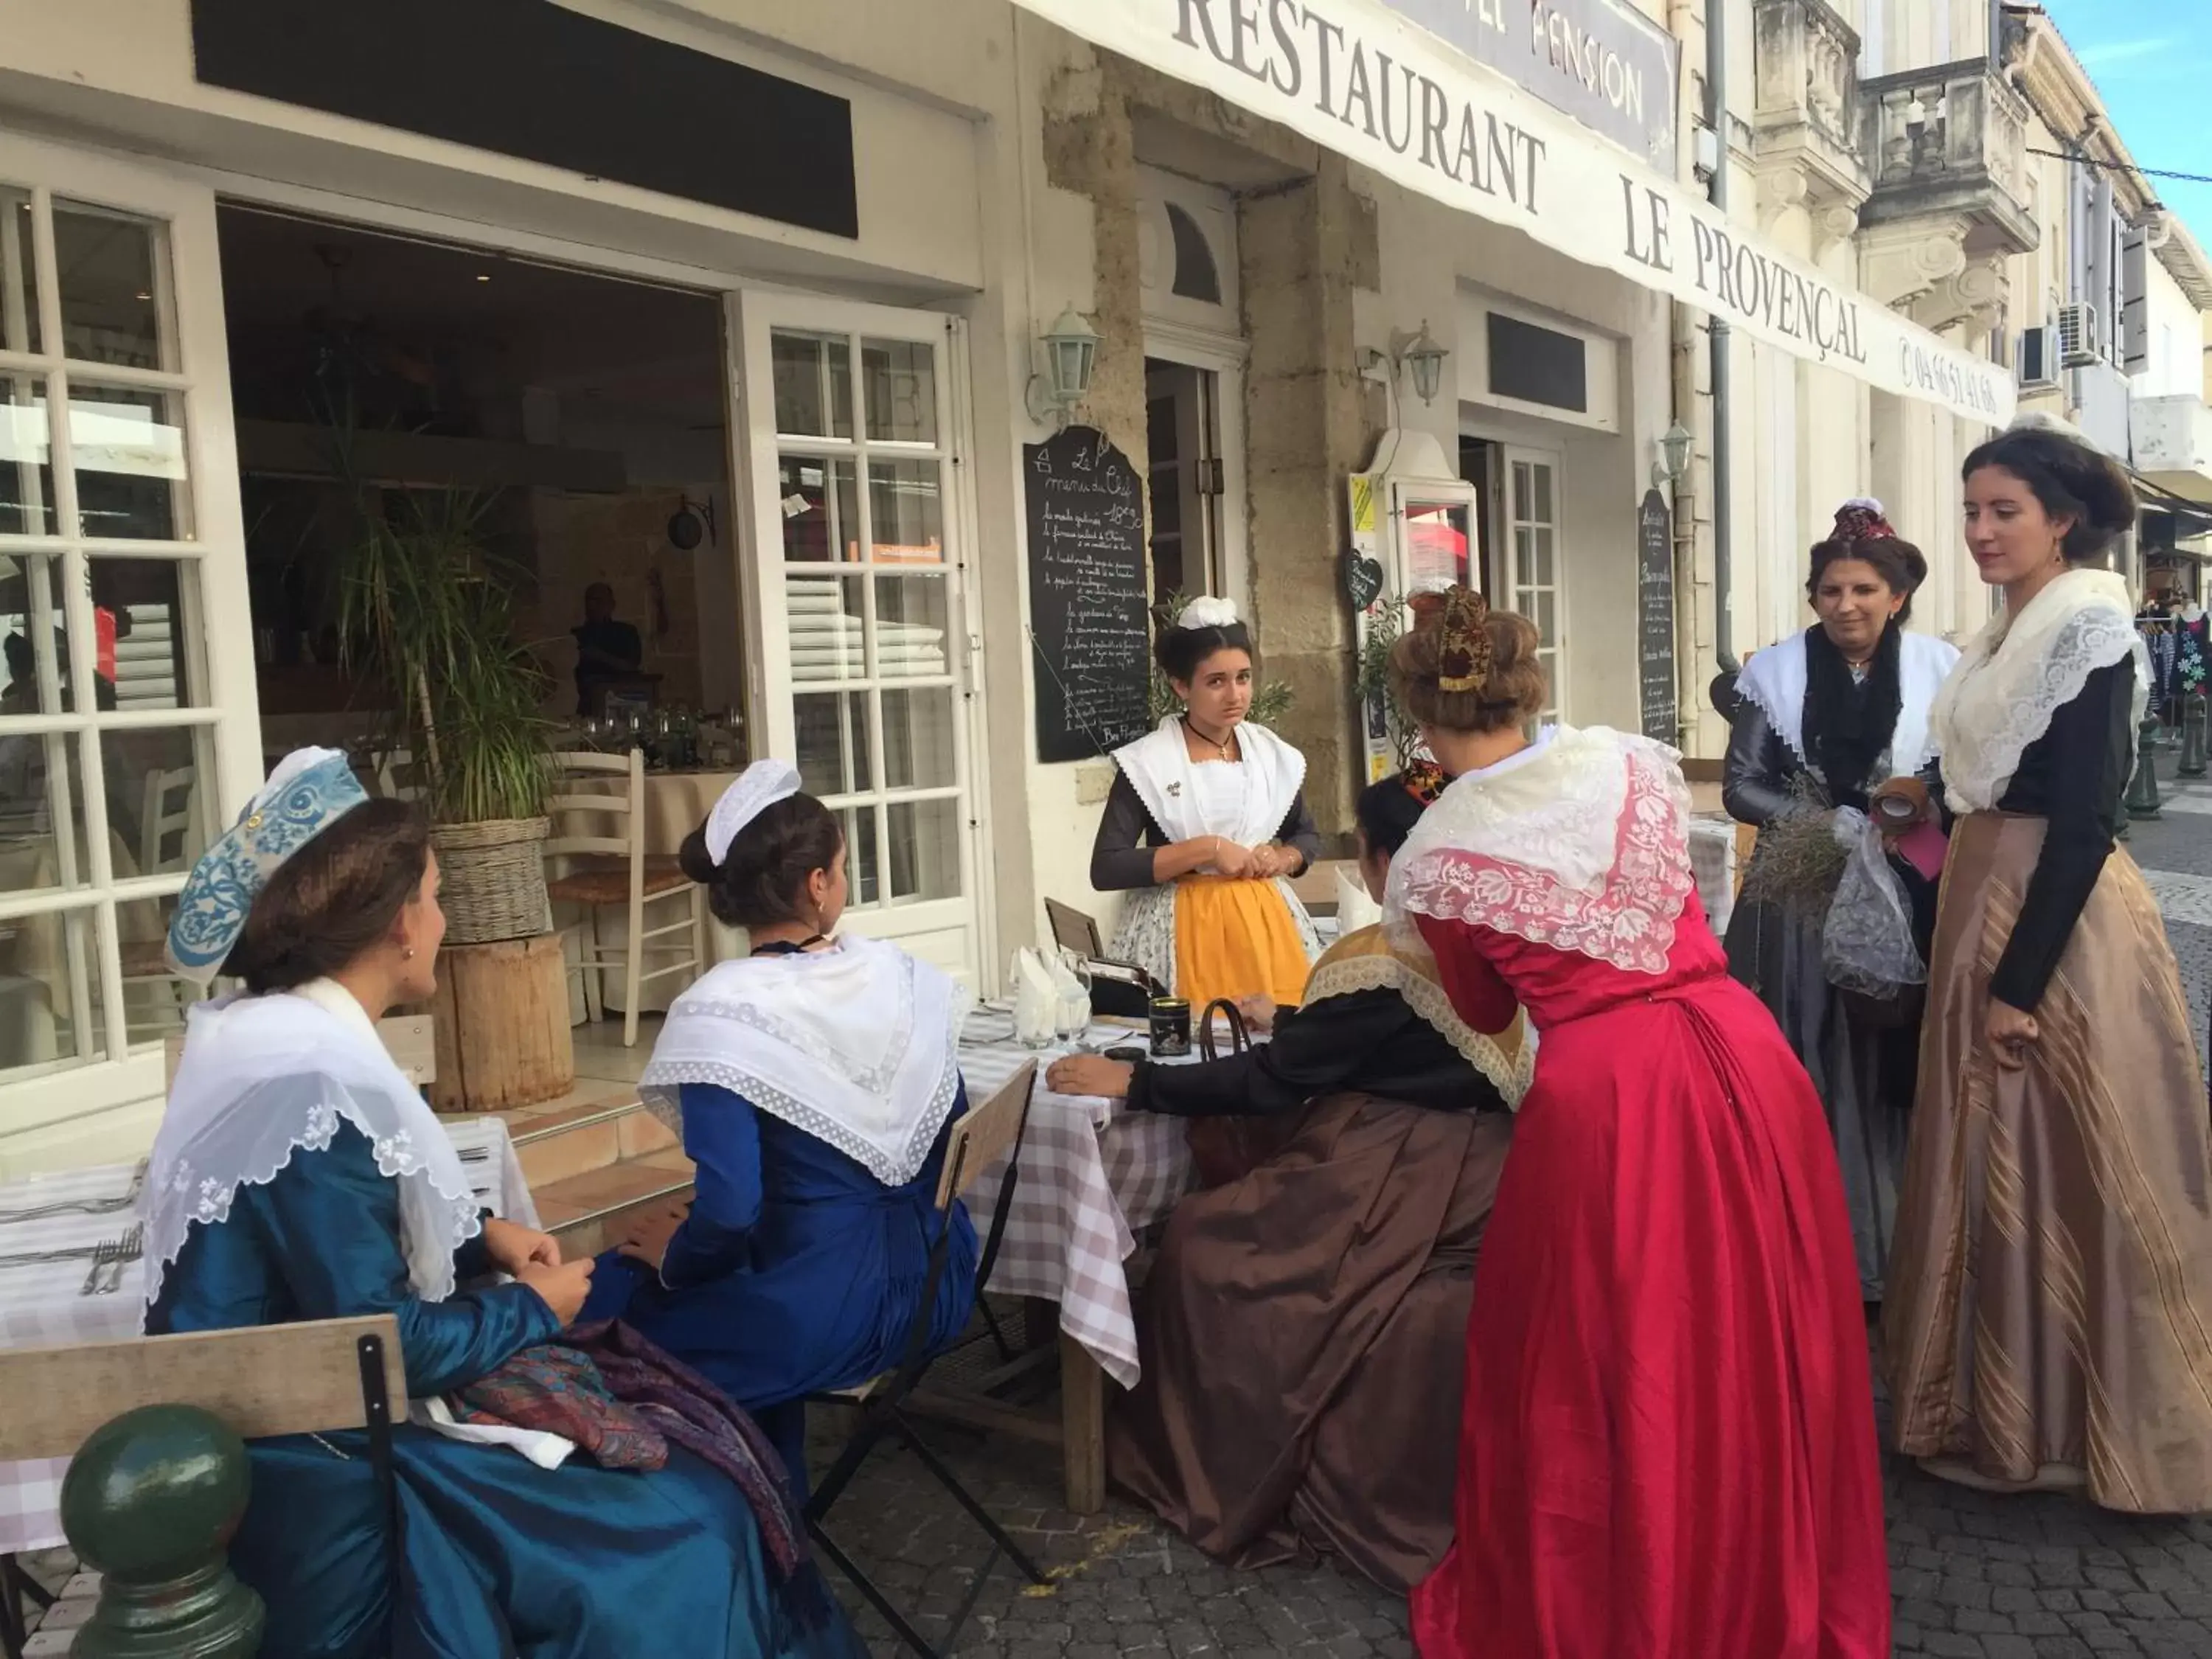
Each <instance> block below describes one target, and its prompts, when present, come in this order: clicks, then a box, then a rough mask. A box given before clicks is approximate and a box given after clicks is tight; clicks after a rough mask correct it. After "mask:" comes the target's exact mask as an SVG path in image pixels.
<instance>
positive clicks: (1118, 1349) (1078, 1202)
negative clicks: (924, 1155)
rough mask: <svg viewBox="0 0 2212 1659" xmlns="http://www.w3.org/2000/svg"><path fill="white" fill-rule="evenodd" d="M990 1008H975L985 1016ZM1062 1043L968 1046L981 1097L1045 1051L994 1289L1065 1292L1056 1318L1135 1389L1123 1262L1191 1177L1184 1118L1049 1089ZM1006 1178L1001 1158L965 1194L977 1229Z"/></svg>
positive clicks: (1113, 1035)
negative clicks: (1049, 1073) (1047, 1076)
mask: <svg viewBox="0 0 2212 1659" xmlns="http://www.w3.org/2000/svg"><path fill="white" fill-rule="evenodd" d="M989 1018H990V1016H989V1014H987V1013H979V1014H978V1016H977V1019H978V1022H979V1024H980V1023H981V1022H983V1021H985V1020H987V1019H989ZM1144 1040H1145V1039H1144V1036H1143V1034H1142V1033H1141V1032H1134V1031H1128V1030H1121V1029H1119V1028H1114V1027H1098V1028H1096V1029H1094V1030H1091V1032H1090V1033H1089V1034H1088V1036H1086V1038H1085V1046H1088V1047H1091V1048H1103V1047H1106V1046H1109V1045H1111V1044H1115V1043H1129V1044H1135V1045H1141V1044H1142V1043H1143V1042H1144ZM1066 1052H1068V1049H1067V1048H1066V1047H1065V1046H1056V1047H1054V1048H1048V1049H1045V1050H1043V1051H1042V1052H1037V1051H1033V1050H1030V1049H1026V1048H1021V1047H1019V1046H1018V1045H1017V1044H1015V1043H1013V1042H987V1043H969V1044H965V1045H963V1047H962V1048H961V1051H960V1067H961V1072H962V1074H963V1076H964V1077H965V1078H966V1079H967V1082H968V1097H969V1101H970V1102H971V1103H975V1104H979V1105H980V1104H981V1103H982V1102H983V1101H984V1100H985V1099H987V1098H988V1097H989V1096H990V1094H991V1092H992V1091H994V1090H995V1089H997V1088H999V1087H1000V1085H1003V1084H1004V1083H1005V1082H1006V1079H1008V1078H1010V1077H1012V1075H1013V1074H1014V1073H1016V1072H1017V1071H1018V1070H1019V1069H1020V1068H1021V1066H1022V1065H1023V1063H1024V1061H1026V1060H1037V1061H1038V1062H1039V1064H1038V1068H1037V1085H1036V1093H1035V1094H1034V1095H1033V1096H1032V1097H1030V1120H1029V1128H1028V1131H1027V1133H1025V1135H1024V1138H1023V1140H1022V1146H1021V1179H1020V1180H1019V1181H1018V1182H1016V1183H1015V1185H1014V1199H1013V1205H1012V1209H1011V1210H1010V1211H1009V1212H1008V1213H1007V1216H1006V1237H1005V1239H1004V1240H1003V1241H1002V1242H1001V1243H1000V1246H999V1258H998V1261H997V1264H996V1265H995V1266H994V1267H993V1269H992V1273H991V1284H990V1289H991V1291H993V1292H994V1293H996V1294H998V1295H1002V1296H1030V1297H1039V1298H1041V1299H1042V1300H1045V1301H1048V1302H1057V1303H1058V1304H1060V1329H1062V1330H1063V1331H1065V1332H1066V1333H1067V1334H1068V1335H1070V1336H1072V1337H1073V1338H1074V1339H1075V1340H1077V1341H1078V1342H1080V1343H1081V1344H1082V1345H1083V1346H1085V1348H1087V1349H1088V1350H1090V1352H1091V1354H1092V1355H1093V1356H1094V1357H1095V1358H1097V1361H1098V1364H1099V1365H1100V1366H1101V1367H1102V1368H1103V1370H1105V1372H1106V1374H1107V1375H1108V1376H1110V1377H1112V1378H1113V1379H1114V1380H1115V1382H1116V1383H1120V1384H1121V1386H1122V1387H1123V1388H1125V1389H1128V1388H1134V1387H1135V1386H1136V1383H1137V1377H1138V1374H1139V1367H1138V1361H1137V1324H1136V1318H1135V1316H1134V1314H1133V1311H1132V1310H1131V1308H1130V1305H1129V1280H1128V1277H1127V1273H1125V1272H1124V1270H1123V1267H1122V1264H1123V1263H1124V1262H1126V1261H1127V1260H1128V1259H1129V1257H1130V1255H1133V1253H1134V1252H1135V1250H1136V1248H1137V1240H1136V1232H1137V1230H1138V1229H1139V1228H1142V1227H1146V1226H1148V1225H1151V1224H1152V1222H1154V1221H1158V1220H1159V1219H1161V1218H1164V1217H1165V1216H1166V1215H1167V1214H1168V1212H1170V1211H1171V1210H1173V1209H1174V1208H1175V1206H1176V1200H1178V1199H1180V1198H1181V1197H1182V1195H1183V1194H1184V1192H1185V1191H1186V1190H1188V1188H1189V1186H1190V1180H1191V1158H1190V1149H1189V1147H1188V1145H1187V1144H1186V1143H1185V1141H1184V1138H1183V1137H1184V1132H1185V1130H1186V1129H1187V1127H1188V1125H1187V1124H1185V1123H1184V1121H1182V1119H1181V1118H1174V1117H1158V1116H1154V1115H1152V1114H1151V1113H1149V1112H1123V1111H1122V1110H1121V1104H1120V1103H1119V1102H1116V1101H1108V1100H1102V1099H1100V1098H1098V1097H1096V1096H1091V1095H1085V1096H1074V1095H1058V1094H1054V1093H1053V1091H1051V1090H1049V1089H1048V1088H1046V1087H1045V1086H1044V1071H1045V1068H1046V1067H1048V1066H1050V1065H1051V1063H1052V1062H1053V1061H1054V1060H1056V1059H1058V1058H1059V1057H1060V1055H1061V1054H1066ZM1003 1178H1004V1166H1003V1165H1001V1166H1000V1168H998V1169H994V1170H990V1171H988V1172H987V1173H986V1174H985V1175H984V1176H983V1177H982V1179H981V1181H980V1182H978V1183H977V1184H976V1185H975V1187H974V1188H971V1189H970V1191H969V1194H968V1213H969V1216H970V1217H971V1218H973V1219H974V1221H975V1228H976V1231H977V1233H978V1234H979V1235H981V1233H982V1232H983V1231H985V1230H986V1229H987V1227H988V1226H989V1225H990V1221H991V1216H992V1214H993V1212H994V1206H996V1205H997V1203H998V1201H999V1188H1000V1182H1001V1181H1002V1179H1003Z"/></svg>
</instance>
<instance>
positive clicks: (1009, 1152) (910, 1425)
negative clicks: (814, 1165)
mask: <svg viewBox="0 0 2212 1659" xmlns="http://www.w3.org/2000/svg"><path fill="white" fill-rule="evenodd" d="M1036 1071H1037V1067H1036V1061H1035V1060H1030V1062H1029V1063H1028V1064H1026V1065H1024V1066H1023V1067H1022V1068H1021V1070H1020V1071H1018V1072H1017V1073H1014V1075H1013V1076H1012V1078H1011V1079H1008V1081H1007V1083H1006V1086H1005V1087H1004V1088H1002V1089H1000V1091H998V1092H997V1093H996V1094H994V1095H993V1096H992V1097H990V1099H988V1100H987V1101H985V1102H984V1103H982V1104H981V1106H978V1107H975V1108H974V1109H971V1110H970V1111H969V1113H968V1114H967V1115H965V1116H963V1118H962V1119H961V1120H960V1121H958V1122H957V1123H956V1124H955V1125H953V1127H952V1134H951V1141H950V1144H949V1145H948V1146H947V1147H946V1149H945V1169H944V1172H943V1174H942V1175H941V1176H939V1179H938V1183H937V1209H938V1213H939V1216H940V1217H942V1218H943V1219H944V1221H945V1225H943V1226H941V1227H940V1228H939V1231H938V1237H937V1243H936V1245H935V1246H934V1247H933V1249H931V1251H930V1253H929V1270H928V1274H927V1278H926V1279H924V1280H923V1283H922V1292H921V1303H920V1304H919V1305H918V1306H917V1307H916V1308H915V1315H914V1320H913V1322H912V1323H911V1324H909V1325H908V1328H907V1336H906V1344H905V1349H904V1354H903V1357H902V1358H901V1360H900V1362H899V1364H898V1366H897V1368H896V1370H890V1371H886V1372H884V1373H883V1374H882V1375H881V1376H876V1377H872V1378H871V1379H870V1380H869V1381H868V1382H866V1383H862V1384H861V1385H860V1387H858V1388H854V1389H834V1390H832V1391H830V1392H829V1393H826V1394H820V1395H814V1396H812V1397H811V1398H812V1400H813V1401H817V1402H819V1403H822V1404H834V1405H840V1406H847V1407H857V1408H858V1410H859V1412H860V1419H859V1421H858V1422H857V1423H855V1424H854V1427H853V1431H852V1433H851V1434H850V1435H849V1436H848V1437H847V1438H846V1441H845V1445H844V1448H843V1449H842V1450H841V1451H840V1452H839V1453H838V1455H837V1459H836V1462H834V1463H832V1464H831V1465H830V1466H829V1470H828V1472H827V1473H826V1474H823V1477H822V1479H821V1480H820V1481H819V1482H818V1483H817V1485H816V1486H815V1488H814V1492H813V1495H812V1496H811V1498H809V1499H808V1500H807V1504H806V1530H807V1532H808V1534H810V1535H811V1537H812V1538H813V1540H814V1542H815V1545H816V1547H817V1548H819V1549H820V1550H821V1552H822V1553H823V1555H825V1556H827V1557H828V1558H829V1560H830V1561H831V1562H832V1563H833V1564H834V1565H836V1568H837V1570H838V1571H840V1572H842V1573H843V1574H844V1575H845V1577H847V1578H848V1579H850V1580H851V1581H852V1583H853V1586H854V1589H858V1590H859V1591H860V1594H861V1595H863V1596H864V1597H866V1600H867V1602H868V1605H869V1606H871V1607H873V1608H875V1610H876V1611H877V1612H878V1613H881V1614H882V1615H883V1616H884V1622H885V1623H886V1624H888V1625H890V1627H891V1629H892V1631H893V1632H895V1633H896V1635H897V1637H898V1639H899V1640H900V1641H901V1642H902V1643H904V1644H906V1645H907V1646H908V1647H909V1648H911V1649H912V1650H914V1651H915V1653H916V1654H918V1655H920V1656H921V1659H941V1656H942V1655H945V1654H949V1653H950V1652H951V1650H952V1644H953V1643H954V1642H955V1641H956V1640H957V1639H958V1638H959V1635H960V1628H961V1626H963V1625H964V1624H966V1623H967V1622H968V1615H969V1613H972V1612H973V1611H974V1610H975V1603H976V1601H977V1600H978V1598H980V1597H981V1595H982V1593H983V1586H984V1584H985V1583H986V1582H987V1580H988V1579H989V1577H990V1576H991V1570H992V1569H993V1568H994V1567H995V1566H997V1565H998V1564H999V1558H1000V1556H1001V1555H1003V1556H1005V1557H1006V1559H1009V1560H1011V1561H1012V1563H1013V1564H1014V1565H1015V1566H1017V1567H1018V1568H1019V1569H1021V1571H1023V1573H1024V1574H1025V1575H1026V1576H1027V1577H1028V1578H1029V1580H1030V1583H1036V1584H1042V1583H1045V1582H1046V1580H1045V1576H1044V1573H1043V1571H1042V1570H1041V1569H1040V1568H1039V1567H1038V1566H1037V1565H1036V1562H1035V1561H1034V1560H1032V1559H1030V1556H1029V1555H1028V1553H1026V1552H1024V1550H1023V1549H1022V1547H1021V1546H1020V1545H1018V1544H1017V1543H1015V1542H1014V1541H1013V1540H1012V1538H1010V1537H1008V1536H1007V1534H1006V1528H1003V1527H1001V1526H1000V1524H999V1523H998V1522H996V1521H995V1520H994V1519H993V1518H992V1517H991V1515H990V1512H989V1511H988V1510H986V1509H984V1507H983V1506H982V1504H980V1503H978V1502H977V1501H976V1500H975V1497H974V1495H973V1494H972V1493H970V1492H969V1491H968V1489H967V1488H966V1487H965V1486H962V1485H961V1484H960V1479H959V1477H958V1476H957V1475H956V1474H953V1473H952V1471H951V1469H950V1468H947V1467H946V1466H945V1462H944V1460H943V1459H942V1458H940V1457H939V1456H938V1455H937V1454H936V1453H935V1452H933V1451H932V1450H931V1449H929V1447H928V1446H927V1444H926V1443H924V1442H923V1440H922V1438H921V1435H920V1434H918V1433H917V1432H916V1431H915V1425H914V1422H913V1420H912V1419H911V1418H909V1417H908V1414H907V1411H906V1403H907V1401H908V1399H909V1398H911V1397H912V1395H913V1394H914V1391H915V1389H916V1388H917V1387H919V1386H920V1384H921V1380H922V1378H923V1377H924V1376H927V1374H928V1371H929V1368H930V1366H931V1365H933V1364H935V1363H936V1361H937V1359H938V1358H939V1356H940V1354H942V1353H943V1352H945V1351H946V1348H949V1347H950V1346H954V1344H950V1343H949V1344H946V1345H945V1346H941V1347H936V1348H933V1347H932V1346H930V1340H929V1333H930V1326H931V1324H932V1323H933V1321H934V1316H935V1314H936V1311H937V1299H938V1296H939V1292H940V1291H941V1290H942V1289H943V1286H944V1280H945V1264H946V1261H947V1259H948V1257H949V1255H950V1254H951V1235H952V1230H951V1212H952V1206H953V1205H954V1203H955V1202H957V1200H958V1199H959V1197H960V1196H961V1194H963V1193H964V1192H966V1191H967V1190H968V1189H969V1188H970V1187H972V1186H974V1185H975V1182H976V1180H977V1179H978V1177H980V1176H981V1175H982V1173H983V1172H984V1171H985V1170H987V1169H989V1168H990V1167H991V1166H992V1165H993V1164H995V1163H996V1162H997V1161H998V1160H999V1158H1000V1157H1002V1156H1003V1157H1004V1158H1006V1178H1005V1179H1004V1180H1003V1181H1001V1182H1000V1184H999V1199H998V1203H997V1205H996V1206H994V1209H993V1211H992V1213H991V1225H990V1231H989V1232H988V1233H987V1235H986V1237H985V1238H984V1240H983V1249H982V1255H981V1259H980V1260H979V1261H977V1263H976V1269H975V1299H976V1302H977V1304H978V1305H981V1302H982V1298H983V1292H984V1291H985V1290H986V1289H987V1287H988V1286H989V1285H990V1282H991V1269H992V1267H993V1265H994V1263H995V1262H996V1261H998V1256H999V1244H1000V1240H1001V1239H1002V1238H1003V1237H1005V1235H1006V1216H1007V1214H1008V1212H1009V1211H1010V1210H1011V1208H1012V1204H1013V1196H1014V1185H1015V1182H1016V1178H1017V1177H1018V1175H1019V1173H1020V1164H1021V1149H1022V1138H1023V1135H1024V1133H1025V1132H1026V1130H1027V1128H1028V1127H1029V1115H1030V1093H1031V1092H1032V1091H1033V1090H1034V1088H1035V1086H1036ZM955 1343H957V1338H956V1339H955ZM891 1436H896V1437H897V1438H898V1439H899V1440H900V1441H901V1442H902V1443H904V1444H905V1445H906V1446H907V1447H908V1449H910V1450H911V1451H912V1452H913V1453H914V1455H915V1457H916V1458H918V1459H919V1460H920V1461H921V1466H922V1467H923V1468H926V1469H927V1470H928V1471H929V1473H930V1474H932V1475H933V1476H934V1477H935V1478H936V1480H937V1482H938V1484H939V1485H940V1486H943V1487H944V1488H945V1491H946V1492H949V1493H951V1496H952V1498H953V1501H954V1502H956V1503H957V1504H959V1505H960V1507H961V1508H962V1509H963V1510H966V1511H967V1512H968V1514H969V1516H972V1517H973V1518H974V1520H975V1524H976V1525H978V1526H979V1527H981V1528H982V1529H983V1530H984V1532H985V1533H986V1534H988V1536H989V1538H990V1540H991V1553H990V1557H989V1559H987V1560H986V1561H985V1562H984V1563H983V1565H982V1566H981V1568H980V1569H979V1570H978V1571H976V1574H975V1582H974V1583H971V1584H970V1585H969V1588H968V1594H967V1595H966V1597H965V1598H964V1599H963V1601H961V1603H960V1606H959V1608H958V1610H957V1611H956V1612H955V1613H954V1614H953V1615H952V1624H951V1628H950V1629H949V1630H948V1631H947V1632H945V1641H944V1644H943V1646H942V1647H932V1646H931V1645H930V1644H929V1643H928V1642H927V1640H926V1639H925V1638H923V1637H922V1635H921V1632H919V1631H917V1630H916V1629H915V1627H914V1623H913V1621H912V1620H909V1619H908V1617H907V1616H906V1615H905V1614H904V1613H901V1612H900V1611H899V1609H898V1608H897V1607H896V1606H894V1605H893V1604H892V1602H891V1601H890V1598H889V1597H888V1596H886V1595H884V1592H883V1591H882V1590H881V1589H879V1588H878V1586H877V1585H876V1583H874V1581H873V1580H872V1579H871V1578H869V1577H868V1576H867V1574H866V1573H865V1572H863V1571H860V1567H859V1565H857V1564H856V1563H855V1562H854V1560H853V1559H852V1557H851V1556H849V1555H848V1554H847V1553H845V1551H844V1550H843V1549H842V1548H841V1547H839V1546H838V1544H837V1542H836V1540H834V1539H833V1538H831V1537H830V1536H829V1533H828V1531H827V1530H826V1529H825V1528H824V1525H823V1522H824V1521H825V1520H826V1519H827V1517H828V1516H829V1510H830V1508H831V1506H832V1505H834V1504H836V1501H837V1500H838V1498H840V1497H842V1495H843V1494H844V1492H845V1489H846V1488H847V1487H848V1486H850V1485H851V1484H852V1481H853V1477H854V1475H856V1474H859V1473H860V1466H861V1464H863V1463H864V1462H866V1461H867V1457H868V1454H869V1453H871V1452H872V1451H873V1450H874V1449H876V1447H877V1446H878V1444H879V1443H881V1442H882V1441H884V1439H885V1438H886V1437H891Z"/></svg>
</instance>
